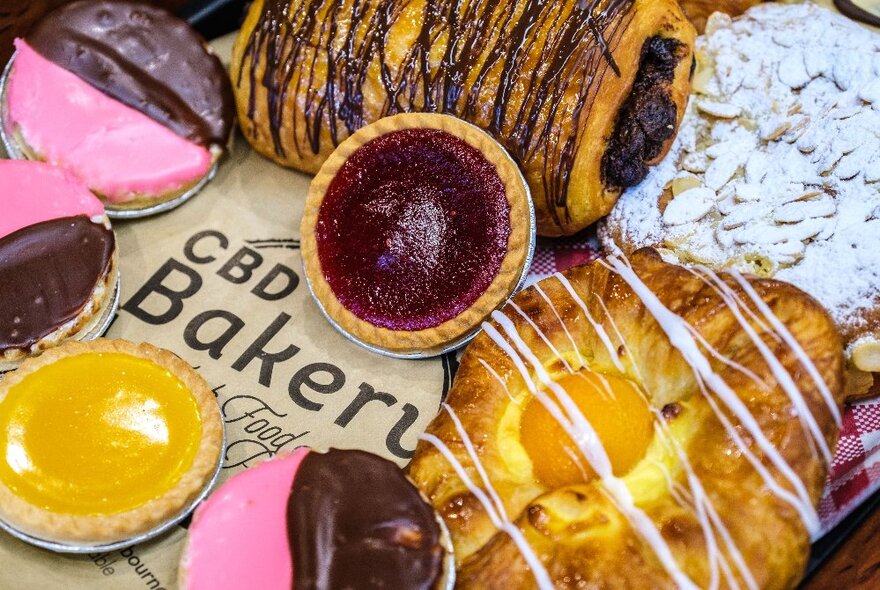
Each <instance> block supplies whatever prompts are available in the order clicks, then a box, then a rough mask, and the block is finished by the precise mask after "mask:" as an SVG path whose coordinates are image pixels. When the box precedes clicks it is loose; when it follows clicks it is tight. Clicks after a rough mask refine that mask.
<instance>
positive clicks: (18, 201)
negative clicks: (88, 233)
mask: <svg viewBox="0 0 880 590" xmlns="http://www.w3.org/2000/svg"><path fill="white" fill-rule="evenodd" d="M0 210H2V211H3V214H2V215H0V238H3V237H5V236H8V235H9V234H11V233H12V232H14V231H18V230H20V229H22V228H25V227H27V226H29V225H33V224H35V223H40V222H42V221H49V220H51V219H58V218H60V217H72V216H74V215H85V216H87V217H92V218H94V217H100V216H102V215H104V205H102V204H101V201H99V200H98V199H97V198H96V197H95V195H93V194H92V193H91V192H90V191H89V189H88V188H87V187H86V186H85V185H84V184H83V183H82V182H80V180H79V179H78V178H76V177H75V176H73V175H72V174H70V173H69V172H66V171H64V170H61V169H60V168H55V167H54V166H50V165H49V164H44V163H42V162H28V161H25V160H0Z"/></svg>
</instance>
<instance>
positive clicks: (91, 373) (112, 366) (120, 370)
mask: <svg viewBox="0 0 880 590" xmlns="http://www.w3.org/2000/svg"><path fill="white" fill-rule="evenodd" d="M222 447H223V428H222V422H221V417H220V410H219V408H218V406H217V402H216V399H215V397H214V395H213V393H212V391H211V389H210V387H208V384H207V383H206V382H205V380H204V379H203V378H202V377H201V376H200V375H199V374H198V373H197V372H196V371H195V370H193V369H192V368H191V367H190V366H189V365H188V364H187V363H186V362H184V361H183V360H181V359H180V358H179V357H177V356H176V355H174V354H172V353H171V352H168V351H166V350H162V349H159V348H156V347H154V346H151V345H149V344H134V343H131V342H127V341H124V340H103V339H102V340H96V341H94V342H90V343H80V342H70V343H66V344H64V345H62V346H60V347H59V348H57V349H53V350H50V351H48V352H46V353H45V354H43V355H42V356H40V357H37V358H34V359H30V360H28V361H26V362H25V363H23V364H22V365H21V367H20V368H19V369H18V370H17V371H15V372H13V373H10V374H8V375H7V376H6V377H4V378H3V380H2V381H0V518H2V520H3V521H5V523H6V524H7V525H9V526H10V527H11V528H12V529H14V530H15V531H17V532H20V533H23V534H24V535H25V536H28V537H33V538H35V539H37V540H40V541H47V542H50V543H60V544H70V545H73V546H91V545H105V544H112V543H119V542H124V541H126V540H130V539H134V538H139V537H140V536H142V535H144V534H145V533H149V532H150V531H153V530H155V529H157V528H160V527H161V526H162V525H163V524H165V523H167V522H169V521H171V520H173V519H175V518H179V517H180V516H181V515H182V512H183V511H185V510H186V509H187V508H188V507H190V506H191V504H192V503H193V501H194V500H195V499H196V498H197V497H198V496H199V495H200V494H201V493H203V492H204V491H205V488H206V486H207V485H208V484H209V482H210V481H211V479H212V478H213V475H214V473H215V472H216V471H217V467H218V465H219V463H220V460H221V454H222Z"/></svg>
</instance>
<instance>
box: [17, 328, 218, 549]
mask: <svg viewBox="0 0 880 590" xmlns="http://www.w3.org/2000/svg"><path fill="white" fill-rule="evenodd" d="M87 353H122V354H125V355H130V356H133V357H137V358H141V359H145V360H148V361H151V362H152V363H154V364H155V365H158V366H159V367H162V368H165V369H167V370H168V371H170V372H171V373H172V374H173V375H174V376H175V377H177V378H178V379H180V381H181V382H182V383H183V384H184V386H185V387H186V388H187V389H188V390H189V392H190V393H191V394H192V396H193V398H194V399H195V401H196V404H197V406H198V408H199V412H200V414H201V423H202V434H201V440H200V442H199V446H198V449H197V451H196V454H195V457H194V459H193V462H192V465H191V466H190V468H189V469H188V470H187V471H185V472H184V473H183V475H182V476H181V478H180V480H179V481H178V482H177V484H176V485H175V486H174V487H173V488H171V489H170V490H168V491H167V492H166V493H165V494H163V495H162V496H160V497H159V498H156V499H153V500H150V501H148V502H147V503H145V504H143V505H141V506H138V507H137V508H134V509H131V510H128V511H125V512H121V513H117V514H97V515H71V514H60V513H57V512H52V511H49V510H46V509H43V508H41V507H38V506H35V505H33V504H31V503H30V502H27V501H25V500H24V499H22V498H21V497H19V496H18V495H16V494H15V493H14V492H13V491H12V490H10V489H9V488H8V487H7V486H6V485H5V484H4V483H3V482H2V481H0V517H2V519H3V520H4V521H6V522H7V523H9V524H10V525H12V526H13V527H15V528H16V529H18V530H20V531H22V532H24V533H27V534H29V535H32V536H34V537H37V538H40V539H43V540H47V541H55V542H61V543H72V544H83V545H95V544H104V543H112V542H117V541H124V540H125V539H129V538H131V537H134V536H137V535H139V534H142V533H145V532H147V531H149V530H150V529H152V528H155V527H156V526H159V525H161V524H162V523H164V522H167V521H168V520H169V519H171V518H173V517H174V516H176V515H177V514H179V512H180V511H181V510H182V509H183V508H184V507H185V506H186V505H187V504H188V503H190V502H191V501H192V500H193V499H194V498H195V497H196V496H197V495H198V494H199V493H200V492H201V491H202V490H203V489H204V487H205V485H206V483H207V482H208V481H209V480H210V478H211V475H212V473H213V472H214V470H215V469H216V468H217V464H218V462H219V461H220V460H221V453H222V445H223V428H222V424H221V417H220V409H219V407H218V406H217V401H216V399H215V397H214V394H213V392H212V391H211V389H210V387H209V386H208V384H207V383H206V382H205V380H204V379H203V378H202V377H201V375H199V374H198V373H197V372H196V371H195V370H194V369H193V368H192V367H190V366H189V365H188V364H187V363H186V362H185V361H183V360H182V359H181V358H180V357H178V356H177V355H175V354H173V353H171V352H170V351H167V350H163V349H160V348H157V347H155V346H153V345H151V344H147V343H140V344H135V343H132V342H128V341H126V340H108V339H103V338H102V339H98V340H95V341H93V342H88V343H83V342H71V341H69V342H66V343H64V344H62V345H61V346H59V347H57V348H53V349H51V350H49V351H47V352H45V353H43V354H42V355H40V356H39V357H36V358H31V359H28V360H26V361H25V362H24V363H22V365H21V366H20V367H19V369H18V370H17V371H14V372H12V373H9V374H7V375H5V376H4V378H3V379H2V380H0V403H2V400H3V399H4V398H5V397H6V395H7V393H8V392H9V390H10V389H11V388H12V387H14V386H15V385H17V384H18V383H20V382H21V381H22V380H23V379H24V378H25V377H27V376H28V375H30V374H32V373H34V372H36V371H38V370H39V369H41V368H43V367H46V366H48V365H51V364H52V363H54V362H56V361H58V360H61V359H63V358H67V357H73V356H77V355H80V354H87Z"/></svg>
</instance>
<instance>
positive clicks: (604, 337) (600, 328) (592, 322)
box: [553, 273, 624, 373]
mask: <svg viewBox="0 0 880 590" xmlns="http://www.w3.org/2000/svg"><path fill="white" fill-rule="evenodd" d="M553 276H554V277H556V279H557V280H558V281H559V282H560V283H562V286H563V287H565V290H566V291H568V294H569V295H571V298H572V299H573V300H574V301H575V303H577V304H578V305H579V306H580V308H581V311H583V312H584V317H586V318H587V321H588V322H590V325H592V326H593V329H594V330H595V331H596V334H597V335H598V336H599V339H601V340H602V343H603V344H605V346H606V347H608V349H609V350H612V349H611V339H610V338H609V337H608V332H606V331H605V328H604V327H603V326H602V324H600V323H598V322H596V320H595V319H593V314H591V313H590V310H589V309H587V304H586V303H584V300H583V299H581V297H580V295H578V294H577V293H576V292H575V290H574V287H572V286H571V283H570V282H569V281H568V279H567V278H565V277H564V276H562V274H561V273H556V274H554V275H553ZM611 362H612V363H614V366H615V368H616V369H617V370H618V371H620V372H621V373H623V372H624V369H623V363H621V362H620V359H619V358H617V354H611Z"/></svg>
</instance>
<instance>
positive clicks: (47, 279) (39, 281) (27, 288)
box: [0, 215, 115, 352]
mask: <svg viewBox="0 0 880 590" xmlns="http://www.w3.org/2000/svg"><path fill="white" fill-rule="evenodd" d="M114 246H115V242H114V237H113V232H112V231H111V230H109V229H107V228H106V227H104V226H103V225H101V224H97V223H93V222H92V221H91V220H90V219H89V218H88V217H86V216H85V215H78V216H75V217H62V218H60V219H53V220H50V221H44V222H42V223H36V224H34V225H30V226H28V227H25V228H23V229H20V230H18V231H16V232H13V233H11V234H9V235H7V236H5V237H3V238H0V352H2V351H3V350H6V349H11V348H26V347H29V346H31V345H33V344H35V343H36V342H38V341H39V340H40V339H41V338H43V337H44V336H47V335H48V334H50V333H52V332H53V331H55V330H56V329H57V328H58V327H60V326H61V325H62V324H65V323H66V322H69V321H70V320H72V319H74V318H75V317H76V316H77V315H79V313H80V312H81V311H82V309H83V308H84V307H85V305H86V304H87V303H88V302H89V299H90V298H91V296H92V292H93V291H94V290H95V286H96V285H97V284H98V281H100V280H102V279H103V277H104V275H105V274H106V273H107V271H108V269H109V268H110V259H111V257H112V255H113V249H114Z"/></svg>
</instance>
